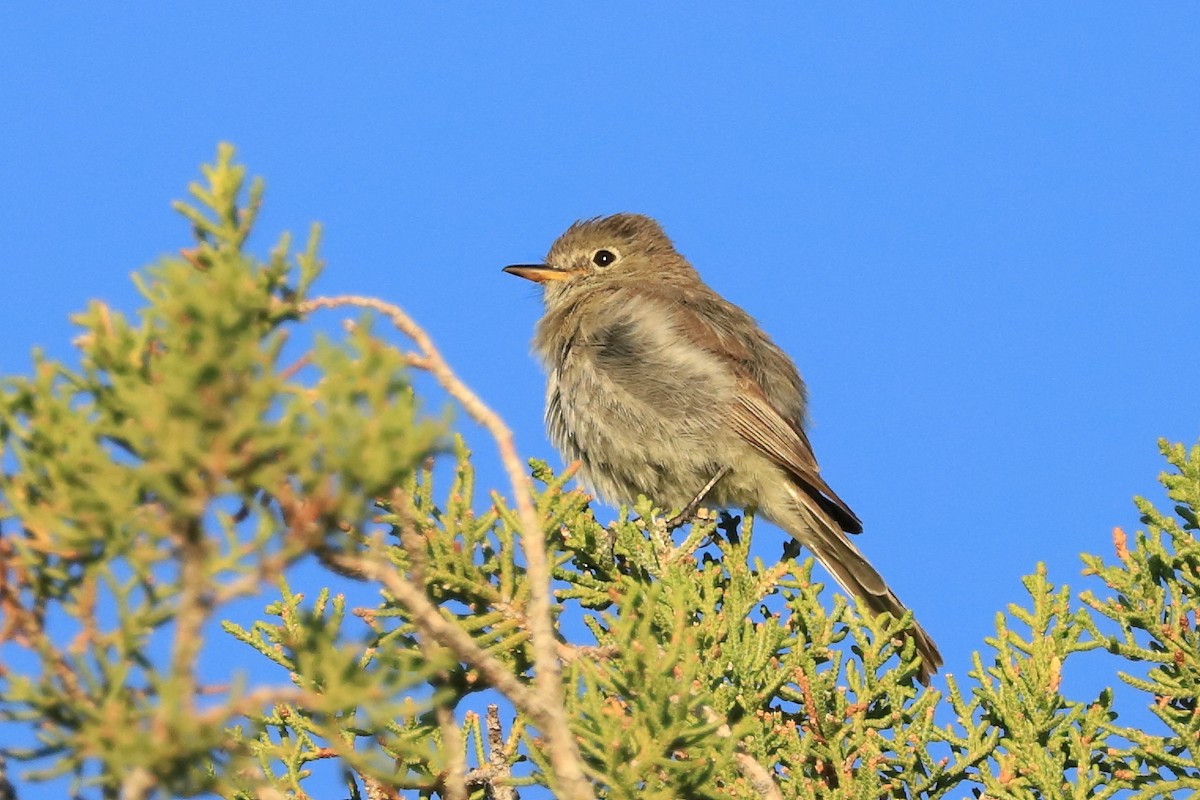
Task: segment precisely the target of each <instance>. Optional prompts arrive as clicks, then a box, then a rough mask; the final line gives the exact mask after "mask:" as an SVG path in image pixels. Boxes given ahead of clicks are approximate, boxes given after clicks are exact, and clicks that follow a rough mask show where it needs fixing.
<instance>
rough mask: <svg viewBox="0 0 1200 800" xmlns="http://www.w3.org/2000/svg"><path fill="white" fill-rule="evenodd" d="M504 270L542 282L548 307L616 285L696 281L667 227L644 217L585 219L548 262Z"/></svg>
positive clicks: (562, 239) (560, 240) (553, 249)
mask: <svg viewBox="0 0 1200 800" xmlns="http://www.w3.org/2000/svg"><path fill="white" fill-rule="evenodd" d="M504 271H505V272H508V273H510V274H513V275H517V276H519V277H521V278H526V279H528V280H531V281H535V282H537V283H540V284H542V286H543V288H544V289H545V296H546V302H547V304H553V303H554V302H556V301H557V300H559V299H561V298H565V297H568V296H570V295H572V294H574V293H575V292H577V291H580V290H586V289H588V288H599V287H603V286H606V285H612V284H616V283H626V282H631V281H648V282H652V283H663V282H670V281H674V280H679V279H680V278H687V279H693V280H694V279H695V271H694V270H693V269H692V267H691V265H689V264H688V263H687V261H686V260H685V259H684V258H683V256H681V255H679V252H678V251H676V250H675V246H674V245H673V244H672V243H671V240H670V239H669V238H667V234H666V233H664V232H663V229H662V227H661V226H660V225H659V224H658V223H657V222H655V221H654V220H653V219H651V218H650V217H646V216H642V215H641V214H614V215H612V216H610V217H596V218H593V219H586V220H580V221H579V222H576V223H575V224H574V225H572V226H571V227H570V228H567V230H566V232H565V233H563V235H562V236H559V237H558V239H557V240H556V241H555V242H554V244H553V245H551V247H550V252H549V253H547V254H546V261H545V263H542V264H514V265H512V266H510V267H505V268H504Z"/></svg>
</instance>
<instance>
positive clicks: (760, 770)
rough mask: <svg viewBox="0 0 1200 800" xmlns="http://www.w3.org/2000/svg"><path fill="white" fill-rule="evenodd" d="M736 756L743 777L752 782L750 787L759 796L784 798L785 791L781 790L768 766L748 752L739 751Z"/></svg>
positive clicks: (764, 799)
mask: <svg viewBox="0 0 1200 800" xmlns="http://www.w3.org/2000/svg"><path fill="white" fill-rule="evenodd" d="M734 757H735V758H736V759H737V762H738V769H739V770H741V773H742V777H744V778H745V779H746V780H748V781H749V782H750V788H752V789H753V790H754V791H755V793H757V794H758V796H759V797H761V798H763V800H783V793H782V792H780V791H779V787H778V786H777V785H776V784H775V779H774V778H772V777H771V773H769V772H767V768H766V767H764V766H763V765H762V764H760V763H758V762H757V761H755V760H754V758H753V757H752V756H749V755H747V754H746V753H738V754H737V755H736V756H734Z"/></svg>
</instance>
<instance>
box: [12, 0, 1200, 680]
mask: <svg viewBox="0 0 1200 800" xmlns="http://www.w3.org/2000/svg"><path fill="white" fill-rule="evenodd" d="M281 8H282V6H277V5H272V6H267V5H262V6H254V7H249V8H247V7H246V6H244V5H243V4H236V5H235V4H226V3H204V4H200V3H192V4H150V3H141V4H135V5H124V6H122V8H121V9H120V11H116V10H114V9H112V8H107V7H103V6H99V5H96V6H89V5H84V4H36V5H35V4H28V6H27V7H25V8H15V7H13V6H11V5H10V6H8V7H6V8H5V9H4V10H3V11H2V12H0V176H2V179H3V190H4V197H5V201H4V203H3V213H2V214H0V254H2V261H0V277H2V279H3V280H2V283H0V286H2V287H3V293H2V296H3V298H4V303H3V309H4V313H3V315H2V316H0V373H12V372H18V371H24V370H25V369H26V368H27V366H28V364H29V356H28V353H29V350H30V348H31V347H32V346H34V345H40V346H44V347H45V348H46V349H47V350H48V351H49V352H50V353H52V354H56V355H59V356H68V355H69V354H70V349H69V340H70V338H71V337H72V336H73V335H74V332H73V329H72V328H71V326H70V325H69V323H68V322H67V319H66V318H67V315H68V314H70V313H72V312H74V311H76V310H78V309H81V308H82V307H83V306H84V305H85V303H86V302H87V301H88V299H89V298H92V297H100V298H104V299H106V300H108V301H109V302H111V303H113V304H114V305H117V306H118V307H121V308H125V309H133V308H136V307H137V304H138V298H137V296H136V293H135V292H134V290H133V288H132V286H131V284H130V282H129V280H128V276H129V274H130V272H131V271H133V270H134V269H136V268H138V267H140V266H142V265H144V264H146V263H148V262H151V261H152V260H154V259H155V258H156V257H157V256H159V255H160V254H162V253H164V252H168V251H174V250H175V249H177V248H178V247H179V246H181V245H183V244H186V237H187V233H188V232H187V228H186V226H185V225H184V224H183V223H182V221H181V220H180V219H179V218H177V217H176V216H175V215H174V214H173V213H172V212H171V211H170V210H169V207H168V204H169V201H170V200H171V199H173V198H176V197H180V196H182V194H183V191H184V187H185V185H186V183H187V182H188V181H189V180H192V179H193V178H194V177H195V176H196V174H197V166H198V165H199V164H200V163H201V162H203V161H207V160H210V159H211V158H212V156H213V153H214V151H215V147H216V143H217V142H218V141H220V140H228V141H231V142H233V143H234V144H236V145H237V146H238V148H239V156H240V158H241V159H242V160H243V161H244V162H246V163H247V164H248V165H249V167H250V168H251V170H252V171H253V172H254V173H256V174H260V175H263V176H264V177H265V178H266V179H267V186H268V195H267V206H266V211H265V214H264V216H263V224H262V228H261V230H263V231H264V232H266V233H267V235H264V236H262V237H260V238H259V240H258V242H257V244H258V245H259V246H260V247H264V248H265V246H266V245H267V244H269V242H270V241H271V240H273V238H274V235H275V232H276V231H278V230H279V229H283V228H289V229H291V230H294V231H297V232H302V231H303V230H304V229H305V228H306V226H307V225H308V224H309V222H311V221H314V220H319V221H321V222H323V223H324V224H325V229H326V239H325V241H326V246H325V254H326V256H327V258H328V261H329V266H328V269H327V272H326V274H325V276H324V278H323V280H322V282H321V283H320V284H319V285H318V287H317V288H318V290H319V291H321V292H323V293H338V292H347V291H352V292H358V293H367V294H373V295H377V296H379V297H382V298H385V299H388V300H391V301H395V302H398V303H400V304H401V305H403V306H404V307H406V308H407V309H408V310H409V311H411V313H412V314H413V315H414V316H415V317H417V318H418V319H419V320H420V321H421V322H422V323H423V324H425V325H426V326H427V327H428V329H429V331H430V332H431V333H432V334H433V335H434V337H435V338H436V340H437V341H438V342H439V343H440V344H441V345H442V347H443V348H444V351H445V352H446V354H447V355H448V357H449V358H450V359H451V361H452V362H453V363H454V364H455V365H456V366H457V367H458V369H459V370H460V372H461V374H462V375H463V376H464V377H465V378H466V379H467V380H468V381H469V382H470V383H471V384H472V385H473V386H474V387H475V388H476V389H477V390H478V391H479V393H480V394H481V395H482V396H483V397H484V398H485V399H486V400H487V401H488V402H490V403H491V404H492V405H493V406H494V407H495V408H496V409H497V410H498V411H499V412H500V413H501V414H502V415H503V416H504V417H505V418H506V419H507V420H508V421H509V422H510V423H511V424H512V426H513V427H514V428H515V430H516V433H517V439H518V443H519V445H520V447H521V449H522V450H523V451H524V453H525V454H527V455H530V456H541V457H547V458H551V460H552V461H555V463H557V460H556V458H555V457H553V451H552V450H551V447H550V445H549V444H548V443H547V441H546V439H545V437H544V434H543V433H542V429H541V398H542V390H543V389H542V387H543V382H542V376H541V374H540V371H539V368H538V367H537V365H536V364H535V363H534V362H533V360H532V359H531V358H530V356H529V354H528V350H529V348H528V342H529V339H530V336H531V334H532V327H533V324H534V322H535V320H536V318H537V316H538V314H539V313H540V302H539V300H538V297H537V294H536V292H535V291H534V289H533V287H531V286H530V285H528V284H525V283H523V282H521V281H519V280H517V279H515V278H513V277H511V276H508V275H504V274H502V273H501V272H500V267H501V266H503V265H505V264H508V263H513V262H527V261H531V260H535V259H537V258H539V257H540V256H541V255H542V254H544V252H545V250H546V248H547V247H548V246H549V244H550V242H551V241H552V239H553V238H554V237H555V236H556V235H557V234H558V233H559V232H560V231H561V230H562V229H563V228H565V226H566V225H567V224H568V223H570V222H571V221H572V220H574V219H576V218H579V217H587V216H593V215H597V214H603V213H610V212H615V211H637V212H642V213H647V214H650V215H653V216H655V217H658V218H659V219H660V220H661V221H662V222H663V223H664V225H665V226H666V228H667V230H668V232H669V233H670V234H671V235H672V236H673V237H674V238H675V240H676V243H677V244H678V246H679V248H680V249H681V250H682V251H683V252H684V253H685V254H686V255H688V256H689V257H690V258H691V260H692V262H693V263H694V264H695V265H696V267H697V268H698V269H699V270H700V272H701V274H702V275H704V276H705V278H706V279H707V280H708V281H709V283H710V284H711V285H712V286H713V287H714V288H716V289H717V290H718V291H720V292H722V293H724V294H725V295H726V296H728V297H729V298H730V299H732V300H734V301H735V302H737V303H739V304H741V305H742V306H744V307H745V308H746V309H747V310H748V311H749V312H750V313H751V314H753V315H754V316H755V317H756V318H757V319H758V320H759V321H760V322H761V323H762V325H763V326H764V327H765V328H766V329H767V330H768V331H769V332H770V333H771V335H772V336H773V337H774V338H775V340H776V341H777V342H778V343H779V344H780V345H781V346H782V347H783V348H784V349H785V350H787V351H788V352H789V353H790V354H791V355H792V356H793V357H794V358H795V360H796V361H797V363H798V365H799V366H800V369H801V372H802V373H803V374H804V376H805V377H806V379H807V381H808V383H809V388H810V392H811V397H812V416H813V419H814V422H815V426H814V428H813V430H812V440H813V442H814V445H815V447H816V450H817V454H818V457H819V458H820V460H821V463H822V465H823V467H824V471H825V474H826V477H827V478H828V480H829V481H830V483H831V484H832V485H833V486H834V487H835V488H836V489H837V491H838V492H839V493H840V494H841V495H842V496H843V497H845V498H846V499H847V500H848V501H849V502H850V503H851V505H852V506H853V507H854V508H855V510H856V511H857V512H858V514H859V515H860V516H861V517H862V518H863V519H864V521H865V523H866V533H865V534H864V536H863V537H861V538H860V539H859V540H858V541H859V542H860V543H861V546H862V547H863V548H864V550H866V551H867V552H868V554H869V555H870V557H871V558H872V560H873V561H874V562H875V563H876V564H877V566H878V567H879V568H880V570H881V571H882V572H883V573H884V574H885V575H886V576H887V577H888V579H889V581H891V582H892V584H893V585H894V586H895V587H896V589H897V591H898V593H899V594H900V596H901V597H902V598H904V599H905V601H906V602H907V603H909V604H910V605H911V606H912V607H913V608H914V609H915V611H916V612H917V614H918V615H919V617H920V619H921V620H922V622H923V623H924V625H925V626H926V628H928V630H929V631H930V633H931V634H932V635H933V636H934V637H935V638H936V639H937V640H938V642H939V643H940V644H941V646H942V650H943V652H944V654H945V656H946V662H947V665H946V668H947V669H948V670H949V671H951V672H954V673H957V674H960V675H961V674H963V673H965V672H966V670H967V668H968V667H969V663H970V662H969V659H970V653H971V651H972V650H974V649H976V648H979V647H981V646H982V640H983V637H984V636H986V635H988V634H990V633H991V632H992V630H993V616H994V614H995V613H996V611H997V610H999V609H1002V608H1003V607H1004V606H1005V604H1006V603H1008V602H1010V601H1014V600H1019V599H1021V598H1022V597H1023V593H1022V590H1021V586H1020V578H1021V576H1022V575H1024V574H1026V573H1028V572H1030V571H1032V570H1033V568H1034V565H1035V563H1036V562H1038V561H1046V562H1047V563H1048V565H1049V569H1050V575H1051V577H1052V579H1055V580H1057V581H1067V582H1070V583H1071V584H1072V585H1075V586H1082V585H1083V584H1082V580H1081V579H1080V578H1079V566H1080V565H1079V561H1078V558H1077V554H1078V553H1079V552H1080V551H1084V550H1087V551H1092V552H1103V553H1105V554H1108V553H1111V544H1110V539H1109V536H1110V529H1111V528H1112V526H1114V525H1121V526H1125V527H1126V528H1127V529H1130V530H1132V529H1135V528H1137V526H1138V519H1137V514H1136V512H1135V510H1134V508H1133V505H1132V503H1131V502H1130V498H1131V496H1132V495H1134V494H1148V495H1150V496H1152V497H1153V498H1155V499H1160V498H1161V493H1160V492H1159V491H1158V487H1157V484H1156V482H1155V476H1156V474H1157V473H1158V472H1159V471H1160V469H1161V467H1162V462H1161V460H1160V458H1159V456H1158V453H1157V451H1156V446H1155V440H1156V438H1157V437H1159V436H1165V437H1167V438H1169V439H1172V440H1177V441H1183V442H1185V443H1189V444H1192V443H1195V442H1196V441H1197V438H1198V437H1200V347H1198V345H1200V341H1198V338H1197V330H1198V329H1197V324H1196V316H1195V306H1196V301H1197V298H1200V6H1197V5H1195V4H1183V3H1180V4H1116V3H1094V4H1087V5H1070V6H1064V5H1046V4H1041V3H1004V4H999V3H994V4H974V3H972V4H958V3H954V4H951V3H942V4H932V3H931V4H894V3H889V4H886V5H884V4H877V5H872V4H861V3H857V4H852V5H841V4H838V5H834V4H823V5H810V6H806V7H805V8H803V9H797V8H795V7H794V6H785V5H784V4H773V5H763V4H755V5H753V6H738V7H734V6H730V5H727V4H699V5H684V4H656V5H651V4H599V3H590V4H578V5H571V6H560V5H550V4H523V5H520V6H512V7H510V6H503V7H502V6H500V5H490V4H489V5H474V6H472V7H471V8H470V9H469V10H465V9H455V10H451V9H448V8H446V7H443V6H440V5H438V6H433V5H418V4H403V5H401V4H397V5H396V6H394V7H392V8H390V9H389V10H386V11H384V10H380V9H379V8H378V7H376V8H373V9H371V10H369V11H363V12H362V13H350V12H342V13H326V12H324V11H318V10H314V9H313V8H312V7H311V6H308V5H305V6H304V7H302V8H300V9H296V8H289V9H288V10H287V11H286V12H280V13H269V12H268V9H270V10H271V11H276V10H278V9H281ZM235 9H236V10H235ZM227 15H228V16H227ZM435 408H436V403H435ZM471 437H472V441H473V443H476V444H478V445H479V448H478V449H479V451H480V455H481V457H483V458H485V459H486V458H489V457H490V454H491V451H490V450H489V449H488V448H487V447H485V446H483V442H482V438H481V436H480V435H479V434H478V433H472V434H471ZM483 473H484V477H485V479H488V480H490V481H491V482H492V483H496V482H498V481H499V473H498V471H497V470H496V469H495V468H494V467H485V468H484V469H483ZM600 513H601V517H602V518H604V515H605V514H608V513H611V512H608V511H604V510H601V512H600ZM779 536H780V537H782V534H779ZM771 547H772V549H771V552H777V550H775V545H774V544H772V546H771Z"/></svg>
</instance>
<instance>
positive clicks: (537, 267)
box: [504, 264, 571, 283]
mask: <svg viewBox="0 0 1200 800" xmlns="http://www.w3.org/2000/svg"><path fill="white" fill-rule="evenodd" d="M504 271H505V272H507V273H508V274H509V275H516V276H517V277H518V278H524V279H525V280H528V281H533V282H534V283H545V282H546V281H565V280H566V279H567V278H569V277H571V273H570V272H569V271H568V270H565V269H559V268H558V267H552V266H550V265H549V264H513V265H512V266H511V267H505V268H504Z"/></svg>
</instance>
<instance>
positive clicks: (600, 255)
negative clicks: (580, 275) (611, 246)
mask: <svg viewBox="0 0 1200 800" xmlns="http://www.w3.org/2000/svg"><path fill="white" fill-rule="evenodd" d="M616 260H617V257H616V255H614V254H613V251H612V250H597V251H596V254H595V255H594V256H592V263H593V264H595V265H596V266H597V267H607V266H608V265H609V264H611V263H613V262H614V261H616Z"/></svg>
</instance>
